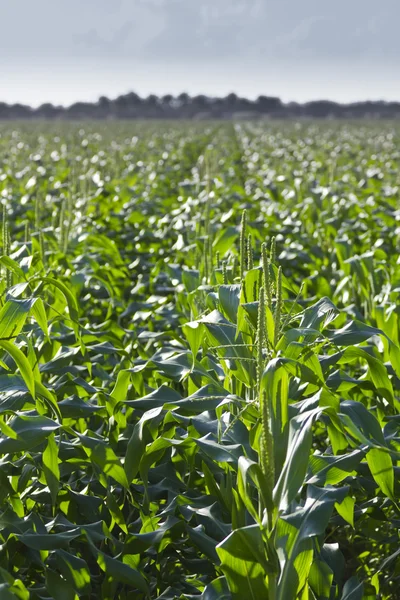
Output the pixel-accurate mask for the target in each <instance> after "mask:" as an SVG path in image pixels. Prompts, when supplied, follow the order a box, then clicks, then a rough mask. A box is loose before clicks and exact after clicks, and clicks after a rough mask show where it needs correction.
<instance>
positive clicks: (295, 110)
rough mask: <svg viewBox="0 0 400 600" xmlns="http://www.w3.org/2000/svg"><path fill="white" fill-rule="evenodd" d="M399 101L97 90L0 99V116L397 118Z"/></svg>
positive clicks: (93, 117) (399, 106)
mask: <svg viewBox="0 0 400 600" xmlns="http://www.w3.org/2000/svg"><path fill="white" fill-rule="evenodd" d="M399 117H400V102H384V101H380V102H372V101H368V102H356V103H352V104H338V103H336V102H330V101H327V100H317V101H314V102H306V103H304V104H299V103H297V102H290V103H287V104H285V103H283V102H282V101H281V100H280V99H279V98H276V97H272V96H259V97H258V98H257V99H256V100H249V99H246V98H241V97H239V96H237V95H236V94H233V93H232V94H229V95H227V96H225V97H223V98H216V97H209V96H205V95H198V96H189V94H180V95H179V96H173V95H171V94H167V95H165V96H156V95H154V94H151V95H150V96H147V97H146V98H141V97H140V96H139V95H138V94H135V93H134V92H130V93H129V94H125V95H122V96H118V97H117V98H115V99H114V100H111V99H109V98H106V97H105V96H101V98H99V100H98V101H97V102H75V104H71V105H70V106H68V107H64V106H54V105H53V104H50V103H47V104H42V105H41V106H39V107H38V108H32V107H30V106H26V105H23V104H6V103H4V102H0V119H64V120H80V119H232V118H236V119H240V118H243V119H259V118H274V119H287V118H295V119H299V118H320V119H329V118H331V119H342V118H343V119H352V118H377V119H385V118H399Z"/></svg>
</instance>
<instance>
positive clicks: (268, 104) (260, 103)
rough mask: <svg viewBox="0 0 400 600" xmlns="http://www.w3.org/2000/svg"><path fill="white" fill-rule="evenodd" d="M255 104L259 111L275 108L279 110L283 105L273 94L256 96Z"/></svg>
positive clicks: (270, 110) (273, 109)
mask: <svg viewBox="0 0 400 600" xmlns="http://www.w3.org/2000/svg"><path fill="white" fill-rule="evenodd" d="M256 106H257V108H258V109H259V110H260V111H261V112H265V113H270V112H274V111H275V110H280V109H281V108H282V106H283V105H282V102H281V100H280V98H275V97H273V96H258V98H257V100H256Z"/></svg>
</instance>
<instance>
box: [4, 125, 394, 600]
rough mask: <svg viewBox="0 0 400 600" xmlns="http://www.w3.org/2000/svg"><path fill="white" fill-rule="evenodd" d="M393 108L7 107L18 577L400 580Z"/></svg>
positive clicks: (119, 585)
mask: <svg viewBox="0 0 400 600" xmlns="http://www.w3.org/2000/svg"><path fill="white" fill-rule="evenodd" d="M399 134H400V129H399V127H398V126H397V125H395V124H393V123H390V122H379V123H377V122H375V123H373V122H371V123H369V122H361V123H358V124H347V123H344V122H343V123H320V124H314V123H312V122H304V123H301V124H295V123H278V122H275V123H268V122H266V123H256V122H252V123H245V122H243V123H240V124H232V123H213V124H211V125H209V124H204V123H201V124H166V123H162V122H161V123H158V124H157V123H152V122H149V123H147V124H146V123H135V122H130V123H124V122H114V123H107V124H102V123H94V122H93V123H89V122H88V123H82V124H68V125H66V124H62V123H58V124H57V123H54V124H51V125H50V124H45V123H40V122H36V123H30V124H17V123H14V124H13V123H9V124H7V125H5V124H4V125H1V126H0V193H1V202H2V212H1V214H2V226H1V234H0V235H1V238H0V241H1V245H2V250H1V257H0V268H1V278H0V299H1V305H0V350H1V353H0V432H1V435H0V598H1V599H2V600H3V599H4V600H9V599H15V598H16V599H20V600H29V599H32V600H51V599H54V600H78V599H82V600H98V599H100V600H114V599H121V600H133V599H135V600H153V599H154V600H156V599H159V600H243V599H249V600H335V599H338V600H364V599H374V598H379V599H381V600H388V599H393V598H394V599H395V598H400V592H399V586H400V550H399V544H400V537H399V527H400V502H399V498H400V349H399V336H400V321H399V319H400V303H399V293H400V259H399V254H398V250H399V236H400V225H399V221H400V204H399V185H400V172H399V168H398V165H399V159H400V150H399Z"/></svg>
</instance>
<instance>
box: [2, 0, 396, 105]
mask: <svg viewBox="0 0 400 600" xmlns="http://www.w3.org/2000/svg"><path fill="white" fill-rule="evenodd" d="M0 8H1V13H0V14H1V20H2V33H1V36H0V81H1V86H0V101H6V102H21V103H24V104H30V105H32V106H38V105H40V104H41V103H43V102H52V103H54V104H63V105H68V104H71V103H72V102H75V101H78V100H83V101H95V100H97V99H98V98H99V96H101V95H105V96H108V97H110V98H114V97H116V96H118V95H120V94H123V93H127V92H129V91H135V92H137V93H139V94H140V95H142V96H146V95H148V94H150V93H155V94H160V95H162V94H166V93H171V94H179V93H181V92H188V93H190V94H199V93H204V94H209V95H214V96H217V95H220V96H222V95H226V94H228V93H230V92H235V93H237V94H239V95H241V96H247V97H249V98H255V97H257V96H258V95H260V94H265V95H270V96H279V97H281V98H282V99H283V100H284V101H286V102H287V101H299V102H304V101H307V100H313V99H321V98H323V99H329V100H336V101H339V102H352V101H357V100H366V99H370V100H378V99H384V100H399V101H400V76H399V75H400V36H399V35H398V23H399V20H400V1H399V0H380V1H379V2H378V1H377V0H335V1H334V2H328V1H327V0H34V1H32V0H0Z"/></svg>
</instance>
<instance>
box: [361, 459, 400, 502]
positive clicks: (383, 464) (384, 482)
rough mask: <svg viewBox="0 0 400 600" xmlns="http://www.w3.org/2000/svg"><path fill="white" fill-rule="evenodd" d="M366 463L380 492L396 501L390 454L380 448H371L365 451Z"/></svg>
mask: <svg viewBox="0 0 400 600" xmlns="http://www.w3.org/2000/svg"><path fill="white" fill-rule="evenodd" d="M367 463H368V466H369V468H370V471H371V474H372V477H373V478H374V479H375V481H376V483H377V484H378V485H379V487H380V489H381V490H382V492H383V493H384V494H385V495H386V496H387V497H388V498H390V499H391V500H392V501H393V502H396V499H395V497H394V470H393V463H392V459H391V457H390V455H389V454H388V453H387V452H385V450H381V449H380V448H371V449H370V450H369V451H368V453H367Z"/></svg>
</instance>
